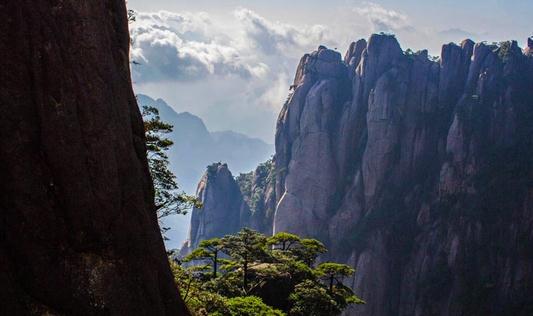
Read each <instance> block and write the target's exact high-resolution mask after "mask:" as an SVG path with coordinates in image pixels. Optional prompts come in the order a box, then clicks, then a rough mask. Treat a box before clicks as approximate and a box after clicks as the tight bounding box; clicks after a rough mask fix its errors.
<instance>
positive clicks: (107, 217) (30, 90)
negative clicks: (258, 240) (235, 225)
mask: <svg viewBox="0 0 533 316" xmlns="http://www.w3.org/2000/svg"><path fill="white" fill-rule="evenodd" d="M0 19H1V20H2V21H3V22H2V23H1V24H0V52H1V56H2V63H3V66H2V71H1V72H0V135H1V137H0V178H1V181H0V190H1V192H2V195H1V199H0V206H1V214H2V217H1V222H0V228H1V231H0V233H1V235H0V275H1V276H0V283H1V284H2V289H1V292H0V301H1V302H2V303H1V304H0V305H1V312H0V314H2V315H26V314H37V315H41V314H54V315H55V314H58V315H107V314H114V315H164V314H168V315H187V314H188V313H187V311H186V309H185V307H184V304H183V303H182V301H181V300H180V298H179V295H178V291H177V289H176V287H175V285H174V282H173V278H172V275H171V273H170V269H169V266H168V262H167V258H166V255H165V250H164V247H163V242H162V239H161V236H160V234H159V229H158V226H157V220H156V215H155V210H154V202H153V189H152V183H151V180H150V175H149V172H148V169H147V162H146V150H145V146H144V131H143V125H142V121H141V117H140V113H139V110H138V107H137V104H136V101H135V98H134V95H133V92H132V89H131V82H130V74H129V60H128V55H129V52H128V47H129V43H128V40H129V37H128V30H127V18H126V8H125V5H124V1H120V0H112V1H103V2H102V1H100V2H93V1H38V2H29V1H11V0H8V1H7V2H6V1H3V2H2V4H0Z"/></svg>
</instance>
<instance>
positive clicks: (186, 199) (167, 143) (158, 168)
mask: <svg viewBox="0 0 533 316" xmlns="http://www.w3.org/2000/svg"><path fill="white" fill-rule="evenodd" d="M142 115H143V120H144V132H145V139H146V150H147V154H148V155H147V157H148V167H149V169H150V174H151V176H152V181H153V184H154V201H155V207H156V211H157V218H158V219H159V224H160V225H159V226H160V227H161V233H162V234H164V233H165V232H166V231H167V230H168V229H169V228H168V227H163V225H162V223H161V219H162V218H164V217H166V216H169V215H174V214H185V213H186V212H187V210H188V209H190V208H192V207H201V203H200V202H199V201H198V200H197V199H196V198H194V197H192V196H189V195H186V194H185V193H183V192H182V191H180V190H179V186H178V183H177V181H176V176H175V175H174V174H173V173H172V172H171V171H170V169H169V161H168V156H167V155H166V151H168V150H169V149H170V147H171V146H172V145H173V142H172V141H171V140H170V139H168V138H166V137H165V135H166V134H168V133H171V132H172V125H170V124H167V123H165V122H163V121H161V118H160V117H159V111H158V110H157V109H156V108H155V107H149V106H144V107H143V111H142Z"/></svg>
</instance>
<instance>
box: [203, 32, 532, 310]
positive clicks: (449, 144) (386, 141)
mask: <svg viewBox="0 0 533 316" xmlns="http://www.w3.org/2000/svg"><path fill="white" fill-rule="evenodd" d="M527 45H528V47H527V48H526V49H524V50H522V49H520V48H519V47H518V45H517V42H515V41H509V42H502V43H499V44H486V43H474V42H472V41H470V40H465V41H463V42H462V43H460V45H457V44H454V43H450V44H446V45H444V46H443V47H442V52H441V56H440V58H439V59H435V58H431V57H429V56H428V53H427V51H419V52H412V51H410V50H408V51H403V50H402V49H401V47H400V45H399V43H398V42H397V40H396V39H395V37H394V36H392V35H385V34H379V35H377V34H375V35H372V36H371V37H370V39H369V40H368V41H365V40H360V41H357V42H355V43H353V44H352V45H351V46H350V48H349V50H348V51H347V53H346V55H345V56H344V59H343V58H342V57H341V55H340V54H339V53H338V52H336V51H334V50H330V49H327V48H326V47H323V46H321V47H319V48H318V50H317V51H315V52H313V53H311V54H306V55H305V56H304V57H303V58H302V59H301V61H300V64H299V66H298V69H297V71H296V76H295V79H294V84H293V85H292V86H291V90H292V91H291V93H290V95H289V98H288V100H287V102H286V103H285V105H284V106H283V108H282V110H281V113H280V116H279V120H278V124H277V131H276V154H275V156H274V167H273V168H272V170H271V171H270V172H269V175H270V177H271V178H275V181H272V182H271V183H270V184H269V185H266V186H263V189H262V190H261V192H263V195H264V192H266V191H268V192H270V193H269V196H270V197H272V198H270V199H266V200H265V201H268V203H266V204H265V205H268V207H264V209H270V210H271V211H269V212H266V213H264V214H269V213H271V212H272V211H273V212H274V214H273V216H271V217H269V216H266V217H265V218H264V221H263V222H262V223H264V224H263V225H264V226H262V227H259V229H260V230H263V231H266V232H268V231H270V229H272V231H273V232H279V231H288V232H293V233H297V234H300V235H304V236H311V237H315V238H318V239H320V240H322V241H323V242H325V243H326V244H327V245H328V247H329V248H330V249H331V251H330V253H329V254H328V256H327V257H324V258H323V259H324V260H327V259H329V258H330V259H335V260H337V261H342V262H346V263H348V264H350V265H352V266H354V267H355V268H356V270H357V272H356V275H355V277H354V279H353V280H352V282H351V286H352V287H353V288H354V289H355V291H356V293H357V294H358V295H360V296H361V297H362V298H363V299H365V300H366V301H367V304H366V305H363V306H357V307H355V308H353V309H351V310H350V311H349V312H347V314H348V315H371V316H382V315H406V316H407V315H420V316H422V315H450V316H451V315H530V314H531V313H533V299H532V297H533V287H531V284H533V250H532V249H533V233H532V232H533V187H532V182H531V181H532V180H531V179H533V39H529V40H528V42H527ZM210 189H211V188H207V190H210ZM212 190H216V189H214V188H213V189H212ZM244 191H246V190H244ZM244 195H246V194H244ZM244 195H243V194H241V195H239V194H237V196H239V201H241V200H244V201H245V204H246V205H247V206H248V207H249V204H250V203H249V198H245V197H243V196H244ZM213 198H214V197H213ZM211 203H214V204H216V201H212V202H211ZM239 203H241V204H242V202H239ZM202 211H203V212H206V213H208V212H210V208H209V207H206V208H204V210H202ZM235 214H236V213H235ZM227 216H236V215H231V214H227ZM239 216H240V217H241V218H242V213H239ZM225 219H226V220H228V219H229V218H225ZM233 219H235V218H233ZM233 219H232V220H233ZM193 224H194V225H196V223H193ZM213 224H214V225H225V221H220V222H216V223H213ZM194 225H193V227H194ZM241 225H250V223H249V222H246V221H244V222H241ZM213 237H214V236H213Z"/></svg>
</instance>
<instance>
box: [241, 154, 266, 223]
mask: <svg viewBox="0 0 533 316" xmlns="http://www.w3.org/2000/svg"><path fill="white" fill-rule="evenodd" d="M275 180H276V176H275V171H274V162H273V161H272V159H269V160H267V161H266V162H264V163H262V164H259V166H258V167H257V169H256V170H255V171H254V172H248V173H241V174H240V175H239V176H238V177H237V178H236V179H235V181H236V182H237V184H238V185H239V188H240V190H241V193H242V195H243V198H244V200H245V201H246V203H247V204H248V206H249V207H250V210H251V211H252V213H256V212H260V211H263V210H262V209H261V208H262V207H263V205H264V201H265V193H266V192H267V189H268V188H269V186H273V185H274V183H275Z"/></svg>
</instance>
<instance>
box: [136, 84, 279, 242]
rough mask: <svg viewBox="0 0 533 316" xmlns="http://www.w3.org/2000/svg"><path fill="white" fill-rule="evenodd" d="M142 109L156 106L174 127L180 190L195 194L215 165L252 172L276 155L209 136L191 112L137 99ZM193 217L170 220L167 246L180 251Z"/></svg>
mask: <svg viewBox="0 0 533 316" xmlns="http://www.w3.org/2000/svg"><path fill="white" fill-rule="evenodd" d="M137 102H138V104H139V106H140V107H142V106H153V107H155V108H157V109H158V110H159V115H160V116H161V119H162V120H163V121H165V122H167V123H169V124H172V125H173V126H174V128H173V132H172V133H171V134H170V135H169V138H170V139H171V140H172V141H173V142H174V146H172V148H171V149H170V150H169V152H168V156H169V160H170V168H171V170H172V172H174V174H175V175H176V177H177V178H178V183H179V185H180V187H181V188H182V189H183V190H184V191H185V192H187V193H189V194H194V193H195V191H196V186H197V183H198V181H199V180H200V178H201V177H202V174H203V173H204V171H205V168H206V167H207V166H208V165H210V164H212V163H214V162H225V163H227V164H228V165H229V166H230V167H231V170H233V172H235V174H239V173H243V172H249V171H251V170H253V169H255V168H256V166H257V165H258V164H259V163H261V162H263V161H265V160H267V159H268V158H269V157H270V156H271V155H272V154H273V153H274V145H272V144H267V143H266V142H264V141H262V140H261V139H258V138H251V137H248V136H247V135H244V134H241V133H238V132H234V131H216V132H210V131H209V130H208V128H207V127H206V125H205V123H204V122H203V120H202V119H201V118H200V117H198V116H196V115H194V114H191V113H189V112H180V113H178V112H176V111H175V110H174V109H173V108H172V107H171V106H170V105H169V104H168V103H166V102H165V101H164V100H163V99H153V98H151V97H149V96H147V95H144V94H138V95H137ZM189 218H190V216H189V215H187V216H175V217H173V218H171V219H169V222H168V224H169V225H170V226H171V228H172V229H171V230H170V231H169V235H168V237H169V238H170V239H171V240H170V242H169V243H167V246H170V247H177V246H178V245H180V244H181V243H182V242H183V241H184V240H185V237H186V234H187V227H188V223H189Z"/></svg>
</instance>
